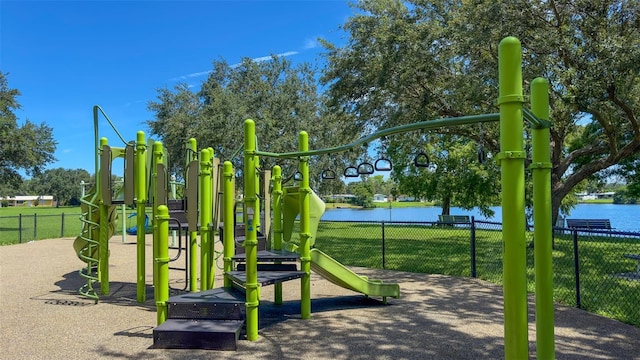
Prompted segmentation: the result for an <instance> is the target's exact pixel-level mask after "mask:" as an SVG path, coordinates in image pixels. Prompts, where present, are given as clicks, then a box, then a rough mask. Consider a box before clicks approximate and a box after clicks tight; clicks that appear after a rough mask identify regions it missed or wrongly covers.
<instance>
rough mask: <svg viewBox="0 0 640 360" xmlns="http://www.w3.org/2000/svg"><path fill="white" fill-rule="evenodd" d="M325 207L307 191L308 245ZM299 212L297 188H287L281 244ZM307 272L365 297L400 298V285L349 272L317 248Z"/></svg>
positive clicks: (312, 243)
mask: <svg viewBox="0 0 640 360" xmlns="http://www.w3.org/2000/svg"><path fill="white" fill-rule="evenodd" d="M324 210H325V204H324V202H323V201H322V199H320V197H319V196H318V195H316V194H315V193H314V192H311V196H310V199H309V220H310V224H309V227H310V232H311V246H313V245H314V244H315V239H316V233H317V232H318V225H319V224H320V218H321V217H322V215H323V214H324ZM298 213H299V200H298V188H297V187H288V188H286V191H285V196H284V206H283V218H284V220H283V230H284V231H283V235H284V241H290V239H291V234H292V232H293V225H294V221H295V219H296V216H298ZM311 270H313V271H314V272H316V273H318V274H319V275H320V276H322V277H324V278H325V279H327V280H329V281H331V282H332V283H334V284H336V285H338V286H341V287H343V288H345V289H349V290H352V291H355V292H359V293H362V294H364V295H367V296H382V297H387V296H390V297H394V298H398V297H400V286H399V285H398V284H395V283H384V282H382V281H381V280H370V279H367V277H366V276H361V275H358V274H356V273H355V272H353V271H351V270H350V269H349V268H347V267H346V266H344V265H342V264H341V263H339V262H338V261H336V260H335V259H333V258H332V257H330V256H329V255H327V254H325V253H323V252H322V251H320V250H318V249H311Z"/></svg>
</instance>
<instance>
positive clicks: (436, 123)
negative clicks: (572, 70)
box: [255, 113, 540, 158]
mask: <svg viewBox="0 0 640 360" xmlns="http://www.w3.org/2000/svg"><path fill="white" fill-rule="evenodd" d="M532 116H533V115H532ZM499 120H500V114H499V113H493V114H481V115H469V116H460V117H454V118H444V119H435V120H427V121H421V122H417V123H413V124H407V125H400V126H395V127H392V128H388V129H382V130H379V131H376V132H375V133H373V134H371V135H367V136H365V137H362V138H360V139H358V140H356V141H354V142H352V143H349V144H346V145H342V146H336V147H332V148H326V149H318V150H309V151H295V152H288V153H272V152H267V151H260V150H256V151H255V154H256V155H261V156H269V157H274V158H297V157H300V156H314V155H324V154H329V153H336V152H343V151H347V150H350V149H353V148H355V147H357V146H360V145H362V144H365V143H369V142H371V141H373V140H376V139H378V138H381V137H383V136H389V135H395V134H401V133H406V132H409V131H415V130H421V129H425V130H428V129H436V128H440V127H445V126H458V125H468V124H475V123H478V122H483V123H484V122H497V121H499ZM538 122H540V121H538Z"/></svg>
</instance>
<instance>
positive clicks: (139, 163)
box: [133, 131, 147, 303]
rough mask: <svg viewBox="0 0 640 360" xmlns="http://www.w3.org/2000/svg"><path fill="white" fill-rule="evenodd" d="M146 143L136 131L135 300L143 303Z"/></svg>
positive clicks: (144, 295)
mask: <svg viewBox="0 0 640 360" xmlns="http://www.w3.org/2000/svg"><path fill="white" fill-rule="evenodd" d="M146 152H147V142H146V139H145V136H144V132H142V131H138V133H137V134H136V155H135V156H136V157H135V160H134V176H133V177H134V181H135V183H134V186H135V188H134V191H135V196H136V213H137V217H136V220H137V223H136V224H137V225H136V229H137V231H136V248H137V252H136V253H137V263H136V266H137V268H138V269H137V270H138V271H137V274H138V277H137V280H136V284H137V288H136V293H137V300H138V302H139V303H143V302H145V301H146V300H147V289H146V286H147V284H146V264H145V258H146V253H145V242H146V240H145V235H146V234H145V233H146V231H145V230H146V229H145V215H146V214H145V206H146V203H147V193H146V192H147V186H146V185H147V168H146V166H147V165H146V161H147V154H146Z"/></svg>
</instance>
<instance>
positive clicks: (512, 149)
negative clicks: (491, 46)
mask: <svg viewBox="0 0 640 360" xmlns="http://www.w3.org/2000/svg"><path fill="white" fill-rule="evenodd" d="M498 64H499V65H498V74H499V75H498V76H499V83H500V90H499V98H498V105H499V106H500V154H499V157H498V159H500V168H501V184H502V224H503V225H502V238H503V242H504V255H503V256H504V261H503V264H504V265H503V266H504V268H503V273H504V275H503V276H504V352H505V359H527V358H528V357H529V348H528V346H529V342H528V328H527V273H526V270H527V269H526V265H527V263H526V241H525V221H526V218H525V206H524V160H525V152H524V146H523V139H522V138H523V123H522V121H523V117H522V102H523V101H524V98H523V96H522V46H521V44H520V40H518V39H517V38H515V37H507V38H504V39H503V40H502V41H501V42H500V45H499V48H498Z"/></svg>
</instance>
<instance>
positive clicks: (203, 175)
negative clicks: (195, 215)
mask: <svg viewBox="0 0 640 360" xmlns="http://www.w3.org/2000/svg"><path fill="white" fill-rule="evenodd" d="M210 223H211V152H210V151H209V149H202V150H201V151H200V290H202V291H204V290H209V289H211V285H212V284H210V277H209V270H210V265H211V264H210V263H209V260H210V258H211V256H210V253H211V239H210V238H209V234H210V233H209V224H210Z"/></svg>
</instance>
